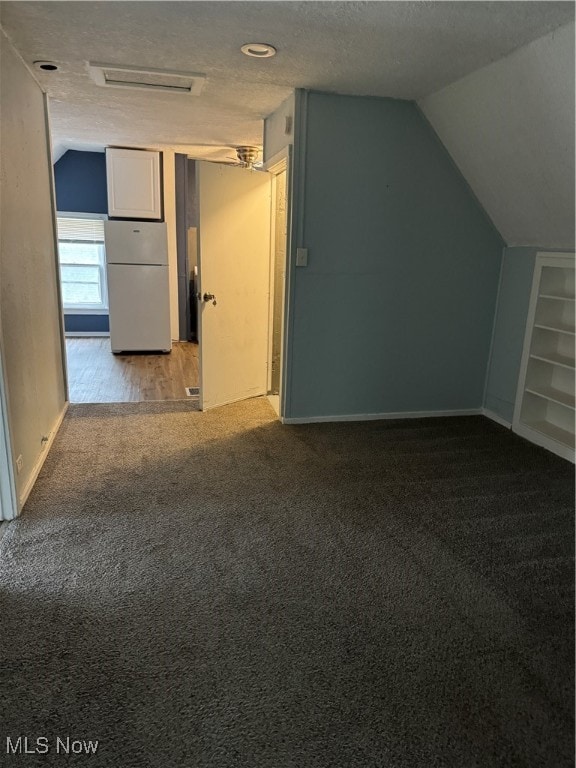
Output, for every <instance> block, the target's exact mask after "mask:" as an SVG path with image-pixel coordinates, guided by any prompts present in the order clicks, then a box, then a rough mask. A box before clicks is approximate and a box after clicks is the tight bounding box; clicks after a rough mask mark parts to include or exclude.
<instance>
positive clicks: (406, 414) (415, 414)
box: [282, 408, 482, 424]
mask: <svg viewBox="0 0 576 768" xmlns="http://www.w3.org/2000/svg"><path fill="white" fill-rule="evenodd" d="M481 415H482V408H469V409H465V410H461V411H399V412H398V413H346V414H339V415H338V416H296V417H293V418H291V417H285V418H283V419H282V423H283V424H316V423H319V422H325V421H329V422H331V421H379V420H383V419H428V418H435V417H440V416H481Z"/></svg>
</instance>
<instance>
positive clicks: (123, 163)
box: [106, 148, 162, 219]
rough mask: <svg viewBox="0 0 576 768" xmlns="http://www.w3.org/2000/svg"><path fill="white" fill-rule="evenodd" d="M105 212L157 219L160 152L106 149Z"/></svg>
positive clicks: (160, 207)
mask: <svg viewBox="0 0 576 768" xmlns="http://www.w3.org/2000/svg"><path fill="white" fill-rule="evenodd" d="M106 179H107V184H108V215H109V216H113V217H118V218H124V219H161V218H162V194H161V175H160V152H149V151H147V150H142V149H115V148H107V149H106Z"/></svg>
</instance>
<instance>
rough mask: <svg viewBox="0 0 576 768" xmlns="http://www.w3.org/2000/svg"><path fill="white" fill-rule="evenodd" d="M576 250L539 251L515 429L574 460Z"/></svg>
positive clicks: (517, 400) (527, 327)
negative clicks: (575, 254)
mask: <svg viewBox="0 0 576 768" xmlns="http://www.w3.org/2000/svg"><path fill="white" fill-rule="evenodd" d="M574 304H575V302H574V254H566V253H563V254H560V253H553V254H552V253H539V254H537V256H536V264H535V268H534V279H533V283H532V293H531V296H530V307H529V310H528V320H527V323H526V335H525V338H524V351H523V355H522V363H521V367H520V377H519V381H518V392H517V396H516V406H515V409H514V422H513V429H514V431H515V432H517V433H518V434H519V435H522V437H525V438H527V439H528V440H532V442H534V443H537V444H538V445H541V446H543V447H544V448H548V449H549V450H551V451H553V452H554V453H557V454H558V455H559V456H563V457H564V458H566V459H569V460H570V461H574V419H575V402H574V343H575V334H574Z"/></svg>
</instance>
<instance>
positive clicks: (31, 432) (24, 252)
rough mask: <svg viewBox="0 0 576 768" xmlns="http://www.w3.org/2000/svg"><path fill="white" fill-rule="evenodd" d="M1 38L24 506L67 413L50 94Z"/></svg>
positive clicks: (7, 294)
mask: <svg viewBox="0 0 576 768" xmlns="http://www.w3.org/2000/svg"><path fill="white" fill-rule="evenodd" d="M0 41H1V46H0V47H1V69H0V72H1V91H2V112H1V115H0V139H1V142H0V147H1V155H2V166H1V170H0V217H1V220H2V229H1V233H0V317H1V322H0V327H1V335H2V338H1V347H2V351H3V356H4V364H5V372H6V383H7V389H8V392H7V394H8V398H7V399H8V417H9V423H10V432H11V437H12V453H13V458H14V459H16V457H17V456H19V455H21V456H22V460H23V467H22V470H21V472H20V473H19V474H17V476H16V487H17V493H18V497H19V503H20V505H21V504H22V503H23V501H24V500H25V498H26V495H27V493H28V492H29V490H30V488H31V485H32V483H33V482H34V479H35V477H36V474H37V472H38V471H39V468H40V466H41V464H42V461H43V459H44V457H45V455H46V452H47V445H49V444H50V441H51V440H52V438H53V436H54V434H55V432H56V429H57V427H58V425H59V423H60V419H61V418H62V416H63V413H64V408H65V400H66V385H65V375H64V364H63V350H62V337H61V314H60V308H59V300H58V283H57V268H56V253H55V237H54V220H53V212H52V166H51V162H50V155H49V149H48V147H49V141H48V135H47V134H48V131H47V121H46V106H45V99H44V94H43V93H42V91H41V89H40V87H39V86H38V84H37V83H36V81H35V80H34V78H33V77H32V75H31V74H30V73H29V71H28V70H27V69H26V67H25V66H24V64H23V63H22V61H21V59H20V58H19V57H18V55H17V54H16V52H15V51H14V49H13V48H12V46H11V45H10V43H9V42H8V40H7V38H6V37H5V36H4V34H3V33H1V32H0ZM46 438H47V440H46Z"/></svg>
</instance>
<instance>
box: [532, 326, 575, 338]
mask: <svg viewBox="0 0 576 768" xmlns="http://www.w3.org/2000/svg"><path fill="white" fill-rule="evenodd" d="M534 328H543V329H544V330H545V331H556V332H557V333H567V334H568V335H569V336H574V329H573V328H569V327H568V326H567V325H565V326H564V327H563V328H562V327H560V326H559V325H544V323H534Z"/></svg>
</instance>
